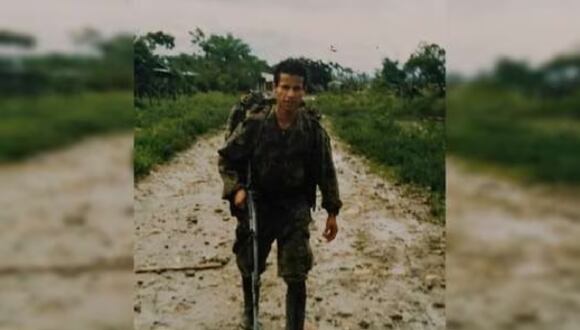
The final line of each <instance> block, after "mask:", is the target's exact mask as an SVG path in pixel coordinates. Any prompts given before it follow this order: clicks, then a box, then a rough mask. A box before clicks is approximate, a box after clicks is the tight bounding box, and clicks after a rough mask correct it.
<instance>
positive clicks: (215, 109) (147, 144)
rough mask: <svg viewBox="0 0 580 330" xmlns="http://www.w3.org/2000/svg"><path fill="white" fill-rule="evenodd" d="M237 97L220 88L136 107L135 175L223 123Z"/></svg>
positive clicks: (138, 177)
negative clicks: (212, 91)
mask: <svg viewBox="0 0 580 330" xmlns="http://www.w3.org/2000/svg"><path fill="white" fill-rule="evenodd" d="M237 99H238V98H237V97H236V96H234V95H229V94H223V93H218V92H214V93H207V94H201V93H200V94H196V95H194V96H189V97H181V98H178V99H177V100H175V101H173V100H162V101H160V102H158V103H156V104H153V105H148V106H145V107H138V108H136V112H137V125H136V127H135V159H134V162H135V163H134V170H135V177H136V178H137V179H140V178H142V177H143V176H145V175H147V174H148V173H149V171H150V170H151V168H152V167H153V166H154V165H156V164H161V163H163V162H165V161H167V160H169V159H170V158H171V157H172V156H173V155H175V154H176V153H177V152H178V151H181V150H184V149H185V148H187V147H188V146H190V145H191V144H192V143H193V142H194V141H195V139H196V137H197V136H199V135H200V134H204V133H206V132H208V131H209V130H211V129H215V128H219V127H223V125H225V123H226V120H227V117H228V114H229V110H230V109H231V107H232V105H234V103H235V102H236V101H237Z"/></svg>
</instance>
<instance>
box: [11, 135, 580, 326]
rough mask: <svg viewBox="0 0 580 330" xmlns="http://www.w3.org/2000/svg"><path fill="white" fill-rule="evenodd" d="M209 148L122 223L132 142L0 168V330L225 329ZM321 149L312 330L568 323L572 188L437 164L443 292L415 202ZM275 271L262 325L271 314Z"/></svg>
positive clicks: (277, 306) (579, 281)
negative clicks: (325, 172) (327, 235)
mask: <svg viewBox="0 0 580 330" xmlns="http://www.w3.org/2000/svg"><path fill="white" fill-rule="evenodd" d="M219 144H220V139H219V137H210V138H204V139H202V140H201V141H200V143H198V144H196V145H194V146H193V147H192V148H191V149H190V150H188V151H186V152H184V153H182V154H180V155H178V157H176V159H175V160H174V161H172V162H171V163H169V164H167V165H164V166H161V167H159V168H157V169H156V170H155V171H154V173H153V174H152V175H151V176H150V177H149V178H147V179H145V180H143V181H142V182H141V183H139V184H138V185H137V187H136V193H135V197H136V199H135V207H136V211H137V213H136V215H137V216H136V217H135V218H134V219H133V211H132V210H133V191H134V190H133V181H132V173H131V152H130V151H131V146H132V135H131V134H124V135H113V136H105V137H103V136H101V137H95V138H90V139H86V140H84V141H80V142H79V143H78V144H76V145H74V146H72V147H69V148H66V149H64V150H60V151H55V152H50V153H46V154H43V155H41V156H38V157H34V158H32V159H29V160H27V161H24V162H21V163H17V164H12V165H2V166H0V182H1V183H2V189H0V253H1V255H2V258H1V259H0V292H1V294H0V329H1V330H14V329H17V330H18V329H22V330H29V329H30V330H45V329H46V330H57V329H58V330H61V329H64V330H67V329H71V330H72V329H75V330H76V329H87V330H93V329H94V330H116V329H117V330H121V329H131V328H132V325H133V323H134V326H135V328H136V329H228V328H230V329H234V328H235V324H236V322H237V321H238V318H239V310H240V307H241V301H240V298H239V293H240V291H241V289H240V287H239V280H238V275H237V270H236V267H235V263H234V261H233V259H232V254H231V252H230V251H231V244H232V237H233V228H234V225H235V224H234V220H233V219H232V218H230V217H229V216H228V214H227V212H226V205H225V204H224V203H223V202H222V201H220V200H219V198H218V196H219V189H220V185H221V183H220V181H219V177H218V176H217V172H216V170H215V165H216V164H215V161H216V160H215V154H214V151H215V148H217V146H218V145H219ZM334 147H335V150H336V154H335V158H336V162H337V167H338V169H339V173H340V183H341V188H342V195H343V199H344V202H345V208H344V209H343V212H342V213H341V215H340V217H339V225H340V229H341V231H340V232H339V236H338V237H337V239H336V240H335V241H334V242H332V243H330V244H326V243H324V242H322V238H321V236H320V235H321V232H322V228H323V224H324V213H323V212H317V213H316V214H315V219H316V222H315V224H314V227H313V228H312V230H313V235H312V238H311V239H312V245H313V249H314V253H315V257H316V265H315V268H314V270H313V272H312V275H311V276H310V278H309V280H308V286H309V300H308V322H309V327H310V329H316V328H318V329H364V328H367V329H391V328H392V329H397V328H398V329H443V328H444V327H445V317H447V328H448V329H522V330H523V329H531V330H535V329H577V325H578V324H580V316H579V315H580V314H579V313H578V310H580V263H578V260H579V259H580V240H579V239H578V237H580V220H579V219H580V206H579V205H580V204H578V201H579V200H580V198H579V197H578V194H577V192H574V191H570V190H563V189H557V190H556V189H552V188H553V187H542V186H536V185H524V184H521V183H519V184H514V183H510V181H509V180H506V179H505V178H500V177H497V176H493V175H489V174H480V173H474V172H473V171H470V170H466V169H465V168H464V166H462V165H460V162H457V161H455V160H453V159H451V160H449V161H448V168H447V178H448V200H447V205H448V217H447V234H448V238H447V269H446V276H447V285H446V282H445V281H444V280H443V278H444V271H443V261H444V252H443V251H445V247H446V246H445V240H443V239H442V237H443V235H444V228H442V227H441V226H437V225H434V224H432V223H430V222H429V221H428V216H427V209H426V207H425V206H424V204H423V202H422V201H421V197H419V196H413V195H407V194H406V193H405V192H404V189H403V188H402V187H400V186H394V185H392V184H390V183H389V182H385V181H384V180H381V179H379V178H377V177H376V176H374V175H373V174H370V173H369V172H368V167H367V166H366V164H365V162H364V161H362V160H361V159H360V158H358V157H354V156H352V155H351V154H350V153H348V151H347V150H346V149H345V147H344V146H343V145H341V144H339V145H336V144H335V145H334ZM134 243H135V253H136V256H135V258H136V259H135V270H136V271H137V274H135V273H134V270H133V265H132V257H133V247H134ZM273 255H275V254H273ZM275 263H276V260H275V258H272V259H271V260H270V267H269V269H268V270H267V272H266V274H265V276H264V291H265V292H266V294H265V295H266V297H265V298H264V301H263V303H262V316H263V321H264V323H265V325H266V326H268V327H269V328H270V329H280V328H282V324H283V319H284V304H283V299H284V284H283V282H282V281H281V280H280V279H278V278H276V274H275V267H273V266H275ZM203 268H209V269H205V270H203Z"/></svg>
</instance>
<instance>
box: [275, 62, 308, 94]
mask: <svg viewBox="0 0 580 330" xmlns="http://www.w3.org/2000/svg"><path fill="white" fill-rule="evenodd" d="M282 73H286V74H290V75H293V76H299V77H302V83H303V86H304V87H305V88H306V81H307V79H308V75H307V73H306V68H305V67H304V64H302V61H300V60H299V59H295V58H288V59H285V60H284V61H282V62H280V63H278V64H276V66H275V67H274V86H278V83H279V82H280V74H282Z"/></svg>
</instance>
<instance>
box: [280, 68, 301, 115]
mask: <svg viewBox="0 0 580 330" xmlns="http://www.w3.org/2000/svg"><path fill="white" fill-rule="evenodd" d="M274 94H276V102H277V104H278V108H279V109H281V110H284V111H294V110H296V109H298V107H299V106H300V104H302V98H303V97H304V78H302V77H300V76H295V75H291V74H287V73H280V79H279V80H278V85H277V86H275V87H274Z"/></svg>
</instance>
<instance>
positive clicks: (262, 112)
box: [218, 105, 342, 214]
mask: <svg viewBox="0 0 580 330" xmlns="http://www.w3.org/2000/svg"><path fill="white" fill-rule="evenodd" d="M274 107H275V105H267V106H265V107H261V108H253V109H251V110H250V111H248V113H247V114H246V118H245V119H244V120H243V121H241V122H240V124H238V125H237V126H236V127H235V128H234V129H232V128H230V127H228V129H227V132H230V131H231V134H229V133H226V141H225V143H224V145H223V147H222V148H220V149H219V151H218V153H219V155H220V157H219V170H220V175H221V177H222V179H223V182H224V189H223V194H222V197H223V198H224V199H227V200H230V201H231V199H232V197H233V194H234V193H235V192H236V191H237V190H238V189H240V188H241V187H244V186H245V185H246V184H247V172H248V171H247V166H248V163H249V162H248V161H250V164H251V165H250V166H251V169H252V171H251V174H250V175H251V181H252V188H253V189H254V190H255V191H256V192H257V194H258V196H262V197H261V198H264V199H270V200H277V199H278V200H284V199H292V198H294V197H300V196H303V197H306V199H307V201H308V202H309V204H310V206H311V207H314V206H315V205H316V187H319V189H320V191H321V193H322V207H323V208H324V209H326V210H327V211H328V212H329V213H333V214H338V212H339V210H340V208H341V206H342V202H341V201H340V197H339V190H338V182H337V179H336V171H335V167H334V163H333V160H332V150H331V146H330V138H329V136H328V134H327V133H326V131H325V130H324V128H323V127H322V126H321V125H320V122H319V120H318V118H317V117H316V115H315V112H314V111H312V110H309V109H308V108H306V107H301V108H300V109H299V112H298V117H297V119H296V122H295V123H294V124H293V125H292V126H291V127H289V128H288V129H286V130H282V129H280V128H279V127H278V124H277V122H276V115H275V112H274ZM234 110H235V108H234V109H233V110H232V113H231V115H230V116H232V115H234V112H235V111H234ZM230 119H231V118H230ZM231 122H232V120H228V124H230V123H231Z"/></svg>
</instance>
